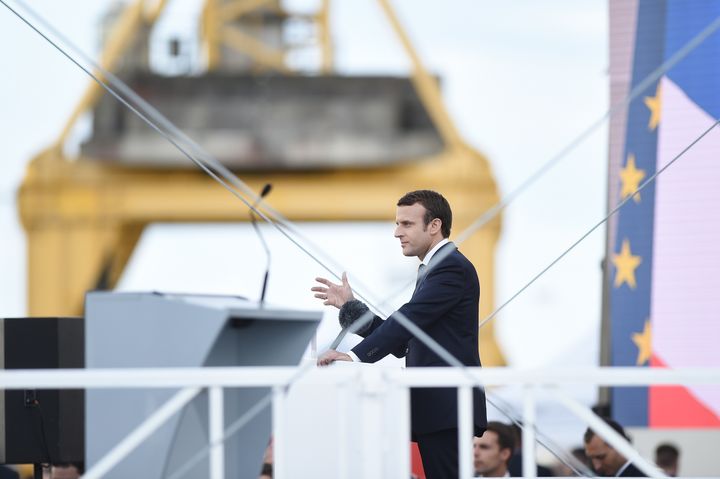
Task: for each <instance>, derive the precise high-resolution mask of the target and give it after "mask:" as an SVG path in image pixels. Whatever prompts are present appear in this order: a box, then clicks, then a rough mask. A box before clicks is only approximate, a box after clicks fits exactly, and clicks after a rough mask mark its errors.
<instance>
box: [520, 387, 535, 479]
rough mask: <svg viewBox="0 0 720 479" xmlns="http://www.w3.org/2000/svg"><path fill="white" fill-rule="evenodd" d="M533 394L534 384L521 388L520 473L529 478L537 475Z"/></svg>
mask: <svg viewBox="0 0 720 479" xmlns="http://www.w3.org/2000/svg"><path fill="white" fill-rule="evenodd" d="M535 394H536V386H535V385H532V384H529V385H526V386H525V387H524V388H523V428H522V475H523V477H526V478H530V479H534V478H535V477H537V465H536V464H535Z"/></svg>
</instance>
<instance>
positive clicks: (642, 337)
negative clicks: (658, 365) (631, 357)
mask: <svg viewBox="0 0 720 479" xmlns="http://www.w3.org/2000/svg"><path fill="white" fill-rule="evenodd" d="M632 342H633V343H635V346H637V348H638V356H637V361H636V363H635V364H636V365H637V366H641V365H643V364H645V363H646V362H647V361H648V360H649V359H650V356H652V331H651V330H650V320H649V319H648V320H646V321H645V326H644V327H643V332H642V333H633V335H632Z"/></svg>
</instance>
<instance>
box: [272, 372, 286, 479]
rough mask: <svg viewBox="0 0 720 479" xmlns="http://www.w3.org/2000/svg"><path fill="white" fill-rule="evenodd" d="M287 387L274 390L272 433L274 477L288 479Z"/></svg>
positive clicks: (277, 387) (276, 387)
mask: <svg viewBox="0 0 720 479" xmlns="http://www.w3.org/2000/svg"><path fill="white" fill-rule="evenodd" d="M286 399H287V396H286V395H285V387H284V386H275V387H274V388H273V401H272V431H273V477H274V478H275V479H287V477H288V476H287V474H286V472H287V471H286V468H285V465H286V461H285V457H286V454H285V439H286V437H285V428H286V424H285V413H286V410H287V408H286V404H285V403H286Z"/></svg>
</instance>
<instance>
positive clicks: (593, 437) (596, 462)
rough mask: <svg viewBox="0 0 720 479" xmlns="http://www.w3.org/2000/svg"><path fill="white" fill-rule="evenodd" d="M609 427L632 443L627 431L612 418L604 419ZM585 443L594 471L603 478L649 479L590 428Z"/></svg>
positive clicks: (584, 438) (586, 433) (584, 437)
mask: <svg viewBox="0 0 720 479" xmlns="http://www.w3.org/2000/svg"><path fill="white" fill-rule="evenodd" d="M603 420H604V421H605V423H607V425H608V426H610V427H611V428H613V429H614V430H615V432H617V433H618V434H620V435H621V436H622V437H624V438H625V439H627V440H628V441H630V438H629V437H628V435H627V434H625V429H623V427H622V426H621V425H620V424H618V423H617V422H615V421H613V420H612V419H610V418H603ZM583 440H584V442H585V455H587V458H588V460H589V461H590V464H591V465H592V468H593V470H594V471H595V472H596V473H598V474H599V475H601V476H610V477H613V476H614V477H647V476H646V475H645V474H644V473H643V472H642V471H641V470H640V469H638V468H637V467H636V466H635V465H633V463H631V462H630V461H629V460H628V459H626V458H625V456H623V455H622V454H620V453H619V452H618V451H616V450H615V448H614V447H612V446H611V445H610V444H608V443H606V442H605V440H603V438H601V437H600V436H598V435H597V434H595V431H593V430H592V429H590V428H587V430H586V431H585V435H584V436H583Z"/></svg>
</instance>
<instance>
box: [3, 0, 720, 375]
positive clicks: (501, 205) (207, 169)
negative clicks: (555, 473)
mask: <svg viewBox="0 0 720 479" xmlns="http://www.w3.org/2000/svg"><path fill="white" fill-rule="evenodd" d="M16 1H17V0H16ZM0 3H2V4H3V5H4V6H5V7H6V8H8V9H9V10H10V11H12V12H13V13H14V14H15V15H17V16H18V17H19V18H20V19H21V20H22V21H23V22H25V23H26V24H28V26H30V27H31V28H32V29H33V30H35V31H36V32H37V33H38V34H40V35H41V36H43V38H45V39H46V40H47V41H48V42H49V43H51V44H52V45H53V46H54V47H55V48H56V49H58V50H59V51H60V52H61V53H62V54H63V55H65V56H66V57H67V58H68V59H70V60H71V61H72V62H73V63H75V64H76V65H77V66H78V67H79V68H81V69H82V70H83V71H85V72H86V73H87V74H88V75H89V76H91V77H92V78H93V79H94V80H95V81H97V82H98V83H99V84H101V86H103V88H105V89H106V90H107V91H109V92H110V93H111V94H113V96H115V97H116V98H117V99H118V100H119V101H121V102H122V103H123V104H124V105H125V106H126V107H128V108H129V109H131V110H132V111H133V112H134V113H135V114H137V115H138V116H139V117H141V118H142V119H143V120H144V121H145V122H146V123H148V124H149V125H150V126H151V127H153V128H154V129H155V130H156V131H157V132H158V133H160V134H161V135H162V136H163V137H164V138H166V139H167V140H168V141H169V142H170V143H172V144H173V145H174V146H175V147H176V148H178V149H179V150H180V151H181V152H182V153H183V154H184V155H185V156H186V157H188V158H189V159H190V160H191V161H193V162H194V163H195V164H197V165H198V166H199V167H200V168H201V169H203V170H204V171H205V172H206V173H207V174H209V175H210V176H211V177H213V178H214V179H215V180H216V181H218V182H219V183H220V184H221V185H223V186H224V187H225V188H226V189H228V190H229V191H230V192H231V193H233V194H234V195H235V196H237V197H238V198H239V199H240V200H241V201H243V203H245V204H246V206H248V207H249V208H250V209H253V210H254V211H255V212H256V213H258V216H260V217H261V218H263V219H264V220H265V221H267V222H269V223H271V224H274V223H273V222H272V221H271V220H270V219H269V218H268V217H267V216H265V215H264V214H263V213H261V212H259V211H257V210H255V208H254V207H253V206H252V205H251V204H250V203H249V201H247V200H246V199H245V198H243V197H242V196H241V195H240V194H239V193H237V192H236V191H235V190H234V189H232V188H231V187H230V185H229V184H228V183H226V182H224V181H222V180H221V179H220V178H219V177H218V175H217V174H216V173H215V171H213V170H212V169H211V168H210V167H208V166H207V165H205V164H204V163H202V162H201V161H199V160H198V159H196V158H194V157H192V155H190V154H189V153H188V152H187V151H186V150H185V149H183V148H182V147H181V146H180V145H179V144H178V143H177V142H176V141H174V139H173V138H171V137H170V135H169V134H167V133H165V132H163V131H162V130H160V129H159V128H158V127H157V126H156V125H155V124H153V123H152V122H151V121H150V120H149V119H148V118H147V117H145V116H144V115H142V114H141V113H140V112H139V111H137V109H135V108H134V107H133V106H132V105H130V104H129V103H128V102H127V101H125V100H124V99H123V98H121V97H120V96H119V95H118V94H117V93H115V92H114V91H113V90H112V89H110V88H109V87H108V85H107V84H106V83H105V82H103V81H102V80H101V79H99V78H97V77H96V76H95V75H93V74H92V73H91V72H89V71H88V70H87V69H86V68H84V67H83V66H82V65H80V64H79V63H78V62H77V61H75V60H74V59H73V58H72V57H71V56H70V55H68V54H67V53H66V52H65V51H64V50H62V49H61V48H60V47H59V46H58V45H56V44H55V43H54V42H52V41H51V40H50V39H49V38H48V37H46V36H45V35H44V34H43V33H42V32H40V31H39V30H38V29H36V28H35V27H34V26H33V25H32V24H30V23H29V22H28V21H27V20H26V19H25V18H23V17H22V16H21V15H19V14H18V13H17V12H16V11H15V10H13V9H12V8H11V7H9V6H8V5H7V4H6V3H5V1H4V0H0ZM719 26H720V18H719V19H717V20H716V22H714V23H713V24H712V25H711V26H709V27H708V28H706V29H705V30H704V31H703V32H701V34H702V33H705V36H704V37H702V38H701V39H698V37H700V36H701V35H698V37H696V38H695V39H693V40H691V41H690V42H688V45H686V47H685V48H684V50H686V51H685V53H684V54H683V55H682V56H681V55H680V53H681V52H682V51H683V49H681V50H680V51H679V52H678V54H676V56H675V57H676V58H675V60H674V61H675V63H676V62H677V61H679V60H680V59H681V58H682V57H683V56H684V55H686V54H687V53H689V52H690V51H692V49H694V48H695V47H696V46H697V45H699V44H700V43H701V42H702V41H703V40H704V39H705V38H707V36H709V35H710V34H711V33H713V32H714V31H715V30H716V29H717V28H718V27H719ZM711 27H714V28H711ZM694 41H695V45H694V46H693V45H690V44H692V43H693V42H694ZM669 63H670V60H669V61H668V62H666V64H669ZM673 64H674V63H673ZM671 66H672V64H671V65H670V66H668V67H667V68H668V69H669V68H671ZM651 75H652V74H651ZM660 75H662V72H660V73H659V74H658V77H659V76H660ZM648 80H649V79H648V78H646V81H647V85H645V86H644V88H647V86H648V85H649V84H651V83H652V81H654V80H649V81H648ZM643 83H644V82H641V83H640V84H639V85H638V86H637V87H636V88H635V89H634V96H637V95H638V94H639V93H640V92H641V91H643V89H644V88H643V89H641V88H640V87H641V86H642V85H643ZM632 95H633V94H631V95H630V96H629V99H628V100H627V102H628V103H629V101H631V100H632V98H631V97H633V96H632ZM611 111H612V109H611V110H610V111H609V112H608V113H606V115H605V116H604V117H603V118H602V119H601V121H600V122H598V123H597V124H599V123H601V122H602V121H604V119H605V117H606V116H607V115H608V114H610V112H611ZM597 124H596V125H597ZM716 124H717V123H716ZM716 124H715V125H713V127H711V128H710V129H708V130H707V131H706V132H705V133H704V134H703V135H701V137H700V138H698V139H697V140H696V142H697V141H699V140H700V139H701V138H702V137H703V136H704V135H705V134H707V133H708V132H709V131H710V130H711V129H712V128H714V126H716ZM596 125H593V126H592V127H591V129H589V130H587V131H586V132H585V133H583V135H581V136H580V137H579V138H578V139H577V140H575V141H574V142H572V143H571V145H570V147H569V148H566V149H565V150H563V152H561V154H559V155H557V156H556V157H554V158H553V159H552V160H551V161H550V162H548V163H547V164H546V165H544V166H543V167H542V168H541V169H540V170H538V171H537V172H536V174H534V175H532V176H531V177H530V178H529V179H528V181H526V182H525V183H523V185H522V186H521V188H519V189H518V190H516V191H514V192H513V193H512V194H511V195H509V196H508V199H509V201H505V202H501V203H499V204H498V205H495V207H493V208H491V210H488V212H486V214H483V215H482V216H481V217H480V218H479V219H478V220H477V221H475V222H474V223H473V225H471V228H469V229H468V230H471V229H472V228H473V227H474V229H472V230H471V231H468V230H466V232H465V233H466V234H461V237H460V240H459V242H462V241H464V240H465V239H466V237H467V236H469V235H470V234H472V233H473V232H474V231H476V230H477V229H478V228H480V227H481V226H482V224H484V223H482V221H483V220H484V222H487V221H489V220H490V219H491V218H492V217H493V216H495V215H496V214H497V213H499V212H500V211H501V210H502V209H503V208H504V207H506V206H507V204H509V202H510V201H511V200H513V199H514V198H515V197H516V196H518V195H519V194H520V193H521V192H522V191H523V189H525V188H527V187H529V185H530V184H532V183H534V182H535V181H537V180H538V179H539V178H540V177H541V176H542V175H543V174H544V173H545V172H546V171H549V169H550V168H551V167H552V166H554V164H556V163H557V162H558V161H559V160H560V159H561V158H562V157H564V156H565V155H566V154H567V153H568V152H569V151H570V150H572V149H573V148H574V147H575V146H576V145H577V144H579V142H581V141H582V140H584V138H585V137H586V136H587V135H588V134H589V132H590V131H591V130H592V129H594V128H596V127H597V126H596ZM696 142H694V143H696ZM694 143H693V144H691V145H690V146H689V147H688V148H687V149H686V150H685V151H687V150H688V149H689V148H690V147H691V146H693V145H694ZM685 151H683V153H684V152H685ZM681 155H682V153H681V154H680V155H678V156H677V157H676V158H674V159H673V160H672V161H671V162H670V163H669V164H668V165H666V166H665V167H664V168H663V169H662V170H660V171H658V172H657V173H656V174H655V175H653V177H652V178H654V177H655V176H657V174H659V173H660V172H661V171H663V170H664V169H665V168H667V167H668V166H669V165H670V164H672V163H674V161H675V160H677V159H678V158H679V157H680V156H681ZM213 166H216V165H213ZM218 166H220V168H218V169H219V170H220V171H222V169H224V166H222V165H220V164H219V162H218ZM230 177H234V175H232V174H230ZM238 181H240V180H239V179H238ZM646 184H647V181H646V182H645V183H644V184H643V185H642V186H641V187H640V188H639V189H638V191H639V190H640V189H642V188H643V187H644V186H645V185H646ZM626 200H627V199H626ZM622 204H624V202H623V203H621V204H620V205H618V207H617V208H616V209H615V210H613V212H612V213H611V214H610V215H608V217H606V219H605V220H603V221H602V222H601V223H599V224H598V225H596V226H595V227H594V228H593V229H592V230H591V231H589V232H588V233H586V235H584V236H583V237H581V238H580V240H578V241H577V242H576V243H575V244H574V245H573V246H571V247H570V248H569V249H568V250H566V252H565V253H563V254H562V255H561V256H560V257H559V258H558V259H556V260H555V261H554V262H552V263H551V264H550V265H549V266H548V267H547V268H545V269H544V270H543V271H542V272H541V273H540V274H538V275H537V276H536V277H535V278H533V280H531V282H530V283H528V284H527V285H526V286H525V287H524V288H523V289H521V290H520V291H519V292H518V293H516V294H515V295H514V296H513V297H512V298H511V299H510V300H509V301H507V302H506V303H504V304H503V305H502V306H501V307H500V308H498V309H497V310H496V311H495V312H494V313H493V314H492V315H491V316H489V317H488V318H486V319H485V320H483V321H482V322H481V323H480V326H482V325H484V324H485V323H486V322H487V321H489V320H490V319H492V317H494V316H495V314H497V312H499V311H500V309H502V308H504V307H505V306H506V305H507V304H509V302H510V301H512V300H513V299H514V298H515V297H517V296H518V295H519V294H520V293H522V292H523V291H524V290H525V289H526V288H527V287H529V286H530V285H531V284H532V283H533V282H534V281H536V280H537V279H538V278H539V277H540V276H542V274H544V273H545V272H546V271H547V270H549V269H550V268H551V267H552V266H553V265H554V264H555V263H557V262H558V261H559V260H560V259H562V257H564V256H565V255H566V254H567V253H569V251H570V250H572V249H573V248H574V247H575V246H576V245H577V244H579V243H580V242H581V241H582V240H584V239H585V237H587V235H589V234H590V233H592V231H594V229H596V228H597V227H598V226H599V225H600V224H602V223H604V221H606V220H607V218H609V217H610V216H611V215H612V214H613V213H614V212H615V211H617V210H618V209H619V207H620V206H622ZM487 213H489V214H487ZM276 227H277V226H276ZM277 229H278V230H279V231H281V233H283V234H284V235H285V236H286V237H287V238H288V239H290V240H291V241H292V242H293V243H294V244H296V246H298V247H299V248H301V249H302V250H303V251H304V252H305V253H306V254H308V255H309V256H310V257H311V258H313V259H314V260H315V261H316V262H317V263H318V264H320V265H321V266H322V267H323V268H325V269H326V270H328V271H329V272H330V273H332V274H333V275H334V276H335V277H336V278H337V277H338V275H337V274H335V273H334V272H333V271H331V270H330V269H329V268H327V267H326V266H325V265H324V264H323V263H322V262H321V261H319V260H318V259H317V258H316V257H315V256H313V255H312V253H310V252H309V251H307V250H306V249H305V248H304V247H303V246H302V245H300V244H299V243H297V241H296V240H294V238H292V237H290V235H289V234H287V233H286V232H285V231H284V230H283V229H282V228H280V227H277ZM359 296H360V295H359ZM361 297H362V296H361ZM363 299H364V298H363ZM371 306H372V305H371ZM394 316H397V315H394ZM402 319H404V320H405V321H402V320H401V321H399V322H400V323H401V324H402V325H403V326H405V327H406V329H408V330H409V331H410V332H411V333H413V334H414V335H415V336H416V337H418V339H420V340H422V341H423V342H425V343H426V345H428V346H429V347H430V346H431V345H430V344H428V343H427V341H426V340H430V341H431V342H434V341H433V340H432V338H430V337H429V336H427V338H425V339H426V340H423V338H421V337H420V336H419V333H422V331H421V330H420V329H419V328H417V327H416V326H415V325H414V324H413V323H412V322H410V321H409V320H408V319H407V318H404V317H403V318H402ZM410 325H411V326H414V327H415V328H416V330H415V331H414V332H413V331H412V328H410V327H409V326H410ZM435 346H437V347H438V348H439V350H438V351H436V353H438V354H439V355H440V356H441V357H443V358H444V359H445V360H446V361H448V359H449V358H453V357H452V355H450V353H448V352H447V351H445V350H444V349H443V348H441V347H440V346H439V345H438V344H437V343H435ZM431 349H432V348H431ZM440 351H444V352H445V353H446V354H441V353H440ZM453 359H454V358H453ZM455 361H457V360H455ZM448 363H450V364H452V363H453V361H448Z"/></svg>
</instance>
